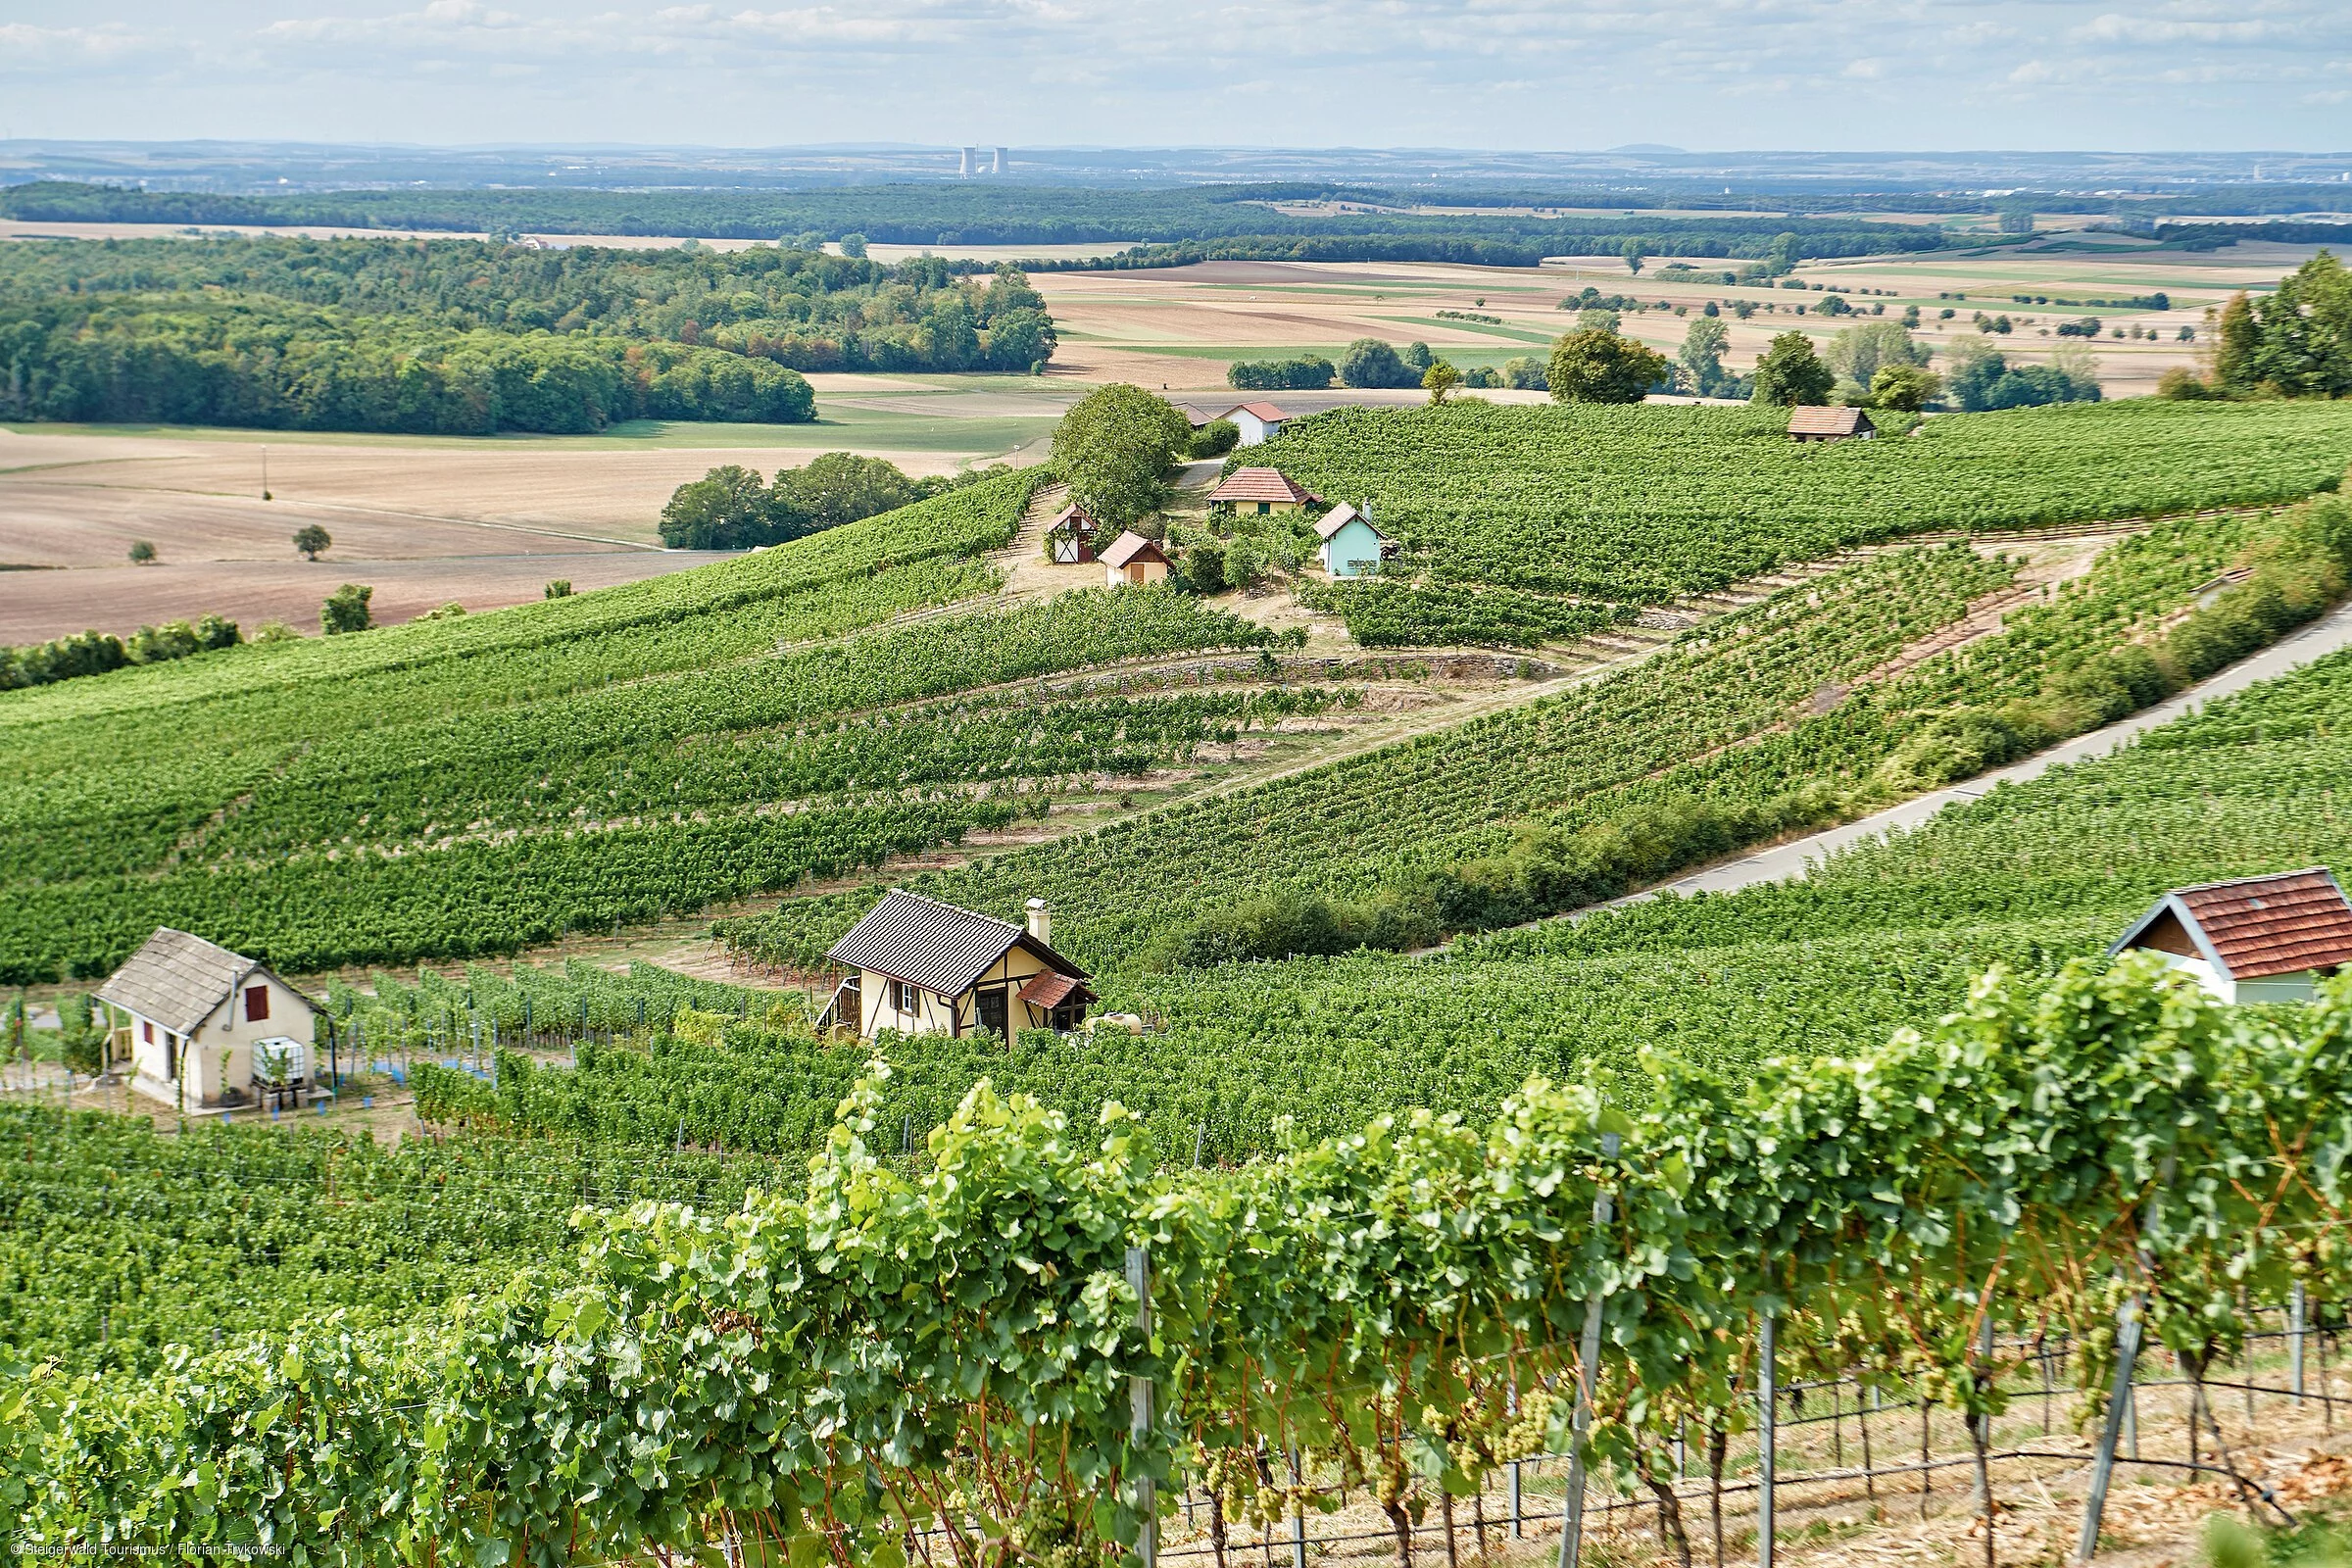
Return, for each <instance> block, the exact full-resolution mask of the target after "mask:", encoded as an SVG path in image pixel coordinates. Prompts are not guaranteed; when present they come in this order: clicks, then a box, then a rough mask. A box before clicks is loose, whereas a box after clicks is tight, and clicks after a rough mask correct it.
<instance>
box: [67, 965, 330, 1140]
mask: <svg viewBox="0 0 2352 1568" xmlns="http://www.w3.org/2000/svg"><path fill="white" fill-rule="evenodd" d="M97 1000H98V1001H100V1002H102V1003H104V1004H106V1006H107V1009H108V1023H109V1024H110V1026H111V1028H112V1031H113V1035H112V1040H111V1041H110V1047H109V1049H110V1053H111V1054H113V1055H115V1056H118V1057H127V1058H128V1060H129V1061H130V1063H131V1067H132V1072H131V1079H130V1086H131V1088H133V1089H135V1090H137V1091H138V1092H139V1093H141V1094H143V1095H146V1096H149V1097H150V1098H152V1099H155V1100H160V1101H163V1102H164V1103H166V1104H170V1105H174V1106H176V1107H178V1108H179V1109H181V1110H199V1109H205V1108H210V1107H215V1106H219V1107H227V1106H232V1105H242V1104H251V1103H254V1101H253V1099H252V1097H253V1095H254V1093H255V1091H256V1089H257V1087H258V1086H260V1085H262V1084H266V1083H281V1084H288V1085H292V1086H295V1087H300V1084H301V1081H303V1080H306V1079H308V1077H309V1076H310V1070H309V1069H310V1055H311V1048H312V1046H313V1044H314V1042H315V1041H316V1040H317V1038H318V1037H319V1028H318V1022H319V1010H320V1009H319V1004H317V1003H316V1002H313V1001H312V1000H311V999H310V998H309V997H306V996H304V995H303V994H302V993H301V992H299V991H297V990H295V989H294V988H293V987H292V986H290V985H288V984H286V982H285V981H283V980H281V979H279V978H278V977H277V976H276V975H275V974H272V973H271V972H270V968H269V966H268V965H266V964H263V963H259V962H256V961H255V960H254V959H252V958H248V957H244V956H241V955H238V954H234V953H231V952H229V951H228V950H227V949H226V948H223V947H220V946H217V945H215V944H213V943H210V942H207V941H205V940H204V938H202V937H198V936H190V935H189V934H188V933H187V932H185V931H174V930H172V928H170V927H169V926H166V927H163V928H161V929H159V930H158V931H157V932H156V933H155V935H153V936H151V937H149V938H148V939H147V940H146V942H145V943H143V944H142V945H141V946H140V948H139V951H138V952H136V953H134V954H132V955H131V956H130V960H129V961H128V962H127V963H125V964H123V967H122V968H120V969H117V970H116V971H115V972H114V974H113V975H112V976H111V977H110V978H109V979H108V980H107V982H106V984H104V985H102V986H100V987H99V988H98V991H97ZM273 1069H274V1070H273Z"/></svg>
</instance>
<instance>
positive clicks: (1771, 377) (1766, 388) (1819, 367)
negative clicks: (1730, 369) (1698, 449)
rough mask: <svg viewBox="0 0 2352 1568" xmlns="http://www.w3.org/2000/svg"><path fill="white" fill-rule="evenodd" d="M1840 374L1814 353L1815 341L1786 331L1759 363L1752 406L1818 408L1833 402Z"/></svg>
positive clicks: (1751, 393)
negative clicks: (1831, 400)
mask: <svg viewBox="0 0 2352 1568" xmlns="http://www.w3.org/2000/svg"><path fill="white" fill-rule="evenodd" d="M1837 384H1838V377H1837V375H1836V374H1835V373H1834V372H1833V371H1832V370H1831V369H1830V368H1829V367H1828V366H1826V365H1824V364H1822V363H1821V360H1820V358H1819V357H1818V356H1817V355H1815V354H1814V352H1813V340H1812V339H1811V338H1809V337H1807V336H1805V334H1804V333H1802V332H1783V333H1782V334H1780V336H1778V337H1776V338H1774V339H1773V340H1772V344H1771V346H1770V347H1768V348H1767V349H1765V351H1764V357H1763V358H1762V359H1761V360H1758V361H1757V362H1756V384H1755V390H1754V391H1752V392H1750V393H1749V394H1748V400H1749V401H1750V402H1753V403H1763V404H1771V405H1775V406H1777V407H1781V408H1802V407H1808V406H1814V407H1817V406H1819V405H1821V404H1824V403H1827V402H1829V401H1830V388H1832V387H1833V386H1835V385H1837Z"/></svg>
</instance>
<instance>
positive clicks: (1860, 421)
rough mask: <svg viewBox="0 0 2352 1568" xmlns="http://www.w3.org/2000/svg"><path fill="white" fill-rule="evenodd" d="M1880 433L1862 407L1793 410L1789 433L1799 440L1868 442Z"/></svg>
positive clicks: (1790, 413)
mask: <svg viewBox="0 0 2352 1568" xmlns="http://www.w3.org/2000/svg"><path fill="white" fill-rule="evenodd" d="M1878 433H1879V427H1878V426H1877V425H1875V424H1873V423H1871V422H1870V416H1869V415H1867V414H1864V413H1863V412H1862V411H1861V410H1860V409H1814V408H1804V409H1791V410H1789V436H1790V437H1791V438H1793V439H1795V440H1798V441H1868V440H1869V439H1870V438H1871V437H1873V436H1875V435H1877V434H1878Z"/></svg>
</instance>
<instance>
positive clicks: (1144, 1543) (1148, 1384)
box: [1127, 1247, 1159, 1568]
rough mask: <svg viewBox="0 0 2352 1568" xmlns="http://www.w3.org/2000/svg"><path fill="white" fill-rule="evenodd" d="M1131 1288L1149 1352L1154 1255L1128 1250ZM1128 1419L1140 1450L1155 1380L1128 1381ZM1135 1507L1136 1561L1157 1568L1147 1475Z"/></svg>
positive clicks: (1155, 1519) (1154, 1506) (1147, 1433)
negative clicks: (1137, 1517) (1138, 1516)
mask: <svg viewBox="0 0 2352 1568" xmlns="http://www.w3.org/2000/svg"><path fill="white" fill-rule="evenodd" d="M1127 1284H1128V1286H1129V1287H1130V1288H1131V1289H1132V1290H1133V1291H1134V1292H1135V1327H1136V1330H1137V1332H1138V1333H1140V1334H1142V1335H1143V1337H1144V1343H1145V1345H1146V1347H1147V1348H1149V1346H1150V1344H1151V1338H1152V1253H1151V1252H1150V1250H1147V1249H1145V1248H1141V1247H1130V1248H1129V1249H1127ZM1127 1400H1128V1419H1127V1435H1128V1437H1129V1438H1130V1439H1131V1440H1133V1442H1134V1444H1135V1445H1136V1446H1139V1447H1140V1446H1141V1445H1143V1444H1144V1443H1146V1442H1148V1441H1150V1439H1151V1436H1152V1380H1151V1379H1150V1378H1147V1377H1141V1376H1137V1375H1134V1374H1130V1375H1129V1376H1128V1379H1127ZM1135 1494H1136V1495H1135V1505H1136V1508H1137V1511H1139V1512H1140V1513H1141V1514H1142V1515H1143V1523H1142V1525H1141V1527H1140V1528H1139V1529H1138V1530H1137V1531H1136V1535H1135V1556H1136V1561H1137V1562H1138V1563H1140V1564H1142V1568H1155V1564H1156V1563H1157V1562H1158V1560H1159V1506H1158V1504H1159V1499H1158V1497H1157V1496H1156V1495H1155V1494H1154V1492H1153V1489H1152V1478H1151V1477H1150V1476H1149V1475H1147V1476H1144V1477H1142V1478H1140V1479H1139V1480H1138V1481H1137V1482H1136V1484H1135Z"/></svg>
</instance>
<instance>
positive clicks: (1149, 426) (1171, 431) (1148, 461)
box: [1054, 383, 1193, 528]
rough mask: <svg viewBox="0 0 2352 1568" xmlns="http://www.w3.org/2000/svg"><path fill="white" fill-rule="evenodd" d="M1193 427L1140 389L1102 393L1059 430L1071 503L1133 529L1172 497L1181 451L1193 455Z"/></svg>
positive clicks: (1122, 387) (1081, 404)
mask: <svg viewBox="0 0 2352 1568" xmlns="http://www.w3.org/2000/svg"><path fill="white" fill-rule="evenodd" d="M1192 440H1193V425H1192V421H1191V420H1189V419H1187V418H1186V417H1184V416H1183V415H1182V414H1181V413H1179V412H1178V411H1177V410H1176V408H1175V407H1174V406H1173V405H1172V404H1170V403H1169V402H1168V401H1167V400H1166V399H1165V398H1160V397H1155V396H1153V395H1152V393H1150V392H1147V391H1145V390H1144V389H1143V388H1142V387H1139V386H1129V385H1126V384H1124V383H1114V384H1112V385H1110V386H1103V387H1097V388H1096V389H1095V390H1094V391H1092V392H1090V393H1088V394H1087V395H1086V396H1085V397H1083V398H1081V399H1079V401H1078V402H1077V403H1076V404H1075V405H1074V406H1072V408H1071V409H1070V412H1069V413H1067V414H1065V415H1063V416H1062V417H1061V423H1060V424H1058V425H1056V426H1055V427H1054V468H1055V469H1056V470H1057V471H1058V472H1059V473H1060V474H1061V476H1062V478H1063V480H1064V481H1065V482H1067V483H1068V485H1069V487H1070V497H1071V499H1072V500H1074V501H1076V502H1077V503H1078V504H1079V505H1081V506H1083V507H1085V508H1086V510H1087V511H1088V512H1090V513H1092V514H1094V515H1095V516H1096V517H1097V518H1098V519H1100V520H1101V521H1103V522H1105V523H1109V524H1112V525H1113V526H1116V527H1121V528H1124V527H1127V526H1129V525H1131V524H1133V523H1135V522H1136V521H1138V520H1139V519H1141V518H1142V517H1143V516H1144V515H1146V514H1148V513H1151V512H1152V511H1155V510H1156V509H1157V508H1158V507H1159V506H1160V505H1161V504H1162V503H1163V502H1165V501H1166V500H1167V497H1168V478H1169V475H1170V474H1171V473H1173V472H1174V470H1175V466H1176V458H1177V455H1178V454H1179V453H1183V452H1188V451H1190V450H1191V447H1192Z"/></svg>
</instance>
